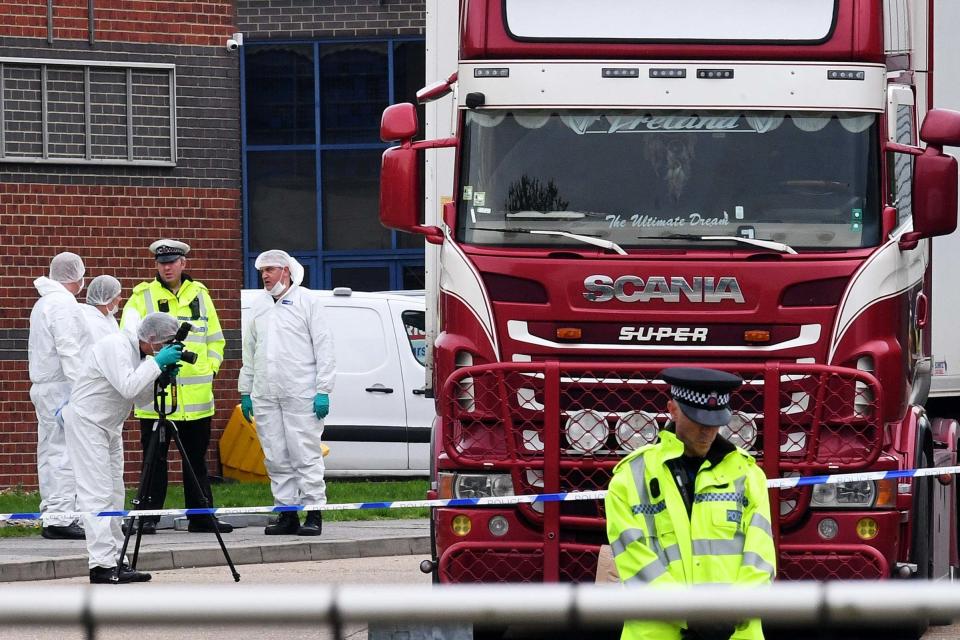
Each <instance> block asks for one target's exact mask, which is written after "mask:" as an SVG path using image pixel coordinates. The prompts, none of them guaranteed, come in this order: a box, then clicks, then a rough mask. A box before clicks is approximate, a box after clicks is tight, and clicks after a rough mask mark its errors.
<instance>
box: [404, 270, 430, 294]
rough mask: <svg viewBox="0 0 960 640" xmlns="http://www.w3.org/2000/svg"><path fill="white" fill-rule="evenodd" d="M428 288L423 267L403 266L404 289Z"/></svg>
mask: <svg viewBox="0 0 960 640" xmlns="http://www.w3.org/2000/svg"><path fill="white" fill-rule="evenodd" d="M426 286H427V285H426V278H425V277H424V274H423V265H404V266H403V288H404V289H425V288H426Z"/></svg>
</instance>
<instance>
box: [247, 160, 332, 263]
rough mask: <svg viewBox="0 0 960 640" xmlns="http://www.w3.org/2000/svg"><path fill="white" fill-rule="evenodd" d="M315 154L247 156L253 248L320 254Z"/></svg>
mask: <svg viewBox="0 0 960 640" xmlns="http://www.w3.org/2000/svg"><path fill="white" fill-rule="evenodd" d="M314 157H315V156H314V152H313V151H277V152H274V151H271V152H256V153H248V154H247V196H248V202H249V206H250V209H249V221H248V222H249V233H250V249H251V250H253V251H263V250H266V249H283V250H285V251H316V249H317V205H316V201H317V200H316V180H317V167H316V162H315V160H314Z"/></svg>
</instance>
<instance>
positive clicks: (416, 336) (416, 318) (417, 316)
mask: <svg viewBox="0 0 960 640" xmlns="http://www.w3.org/2000/svg"><path fill="white" fill-rule="evenodd" d="M400 318H401V319H402V320H403V328H404V330H405V331H406V332H407V340H409V341H410V350H411V351H412V352H413V357H414V358H416V359H417V361H418V362H419V363H420V364H422V365H424V366H426V364H427V332H426V329H425V326H426V323H425V314H424V312H423V311H404V312H403V313H402V314H400Z"/></svg>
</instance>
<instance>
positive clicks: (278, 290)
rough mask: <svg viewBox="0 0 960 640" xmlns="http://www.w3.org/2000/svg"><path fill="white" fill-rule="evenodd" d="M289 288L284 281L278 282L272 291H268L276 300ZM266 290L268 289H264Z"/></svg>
mask: <svg viewBox="0 0 960 640" xmlns="http://www.w3.org/2000/svg"><path fill="white" fill-rule="evenodd" d="M286 288H287V285H285V284H283V281H282V280H277V282H276V284H274V285H273V287H271V288H270V289H267V293H269V294H270V295H272V296H273V297H274V298H276V297H277V296H279V295H280V294H281V293H283V290H284V289H286ZM264 289H266V287H264Z"/></svg>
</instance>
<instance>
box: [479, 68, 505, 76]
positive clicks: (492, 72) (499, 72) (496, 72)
mask: <svg viewBox="0 0 960 640" xmlns="http://www.w3.org/2000/svg"><path fill="white" fill-rule="evenodd" d="M473 77H474V78H509V77H510V68H509V67H479V68H477V69H474V70H473Z"/></svg>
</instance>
